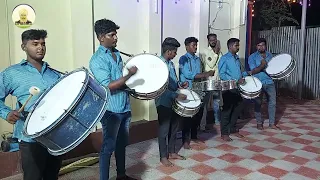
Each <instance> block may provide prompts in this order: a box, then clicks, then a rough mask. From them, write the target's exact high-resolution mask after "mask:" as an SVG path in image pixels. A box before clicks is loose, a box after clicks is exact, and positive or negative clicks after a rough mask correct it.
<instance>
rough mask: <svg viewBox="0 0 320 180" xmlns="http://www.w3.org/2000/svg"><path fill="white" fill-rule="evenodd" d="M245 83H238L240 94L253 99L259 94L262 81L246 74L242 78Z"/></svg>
mask: <svg viewBox="0 0 320 180" xmlns="http://www.w3.org/2000/svg"><path fill="white" fill-rule="evenodd" d="M244 79H245V81H246V83H245V84H243V85H239V90H240V94H241V96H242V97H243V98H245V99H255V98H257V97H259V96H260V93H261V89H262V83H261V81H260V80H259V79H258V78H256V77H253V76H247V77H245V78H244Z"/></svg>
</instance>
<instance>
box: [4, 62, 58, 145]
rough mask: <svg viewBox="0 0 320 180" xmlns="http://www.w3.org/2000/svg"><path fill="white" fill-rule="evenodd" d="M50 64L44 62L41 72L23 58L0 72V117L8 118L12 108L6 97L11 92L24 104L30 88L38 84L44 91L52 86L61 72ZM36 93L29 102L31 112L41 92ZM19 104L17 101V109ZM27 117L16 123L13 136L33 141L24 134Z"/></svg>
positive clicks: (28, 107)
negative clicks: (8, 104) (7, 104)
mask: <svg viewBox="0 0 320 180" xmlns="http://www.w3.org/2000/svg"><path fill="white" fill-rule="evenodd" d="M47 67H48V64H47V63H46V62H44V64H43V66H42V70H41V73H40V72H39V71H38V70H37V69H36V68H35V67H34V66H33V65H32V64H30V63H29V62H28V61H26V60H22V61H21V62H20V63H19V64H15V65H12V66H10V67H8V68H7V69H5V70H4V71H3V72H1V73H0V117H1V118H2V119H7V116H8V114H9V113H10V111H11V108H10V107H8V106H6V105H5V98H6V97H7V96H8V95H9V94H11V95H12V96H15V97H17V101H18V102H19V103H20V104H24V103H25V102H26V100H27V99H28V97H29V89H30V87H31V86H36V87H38V88H39V89H40V90H41V93H43V92H44V91H45V90H46V89H48V88H50V87H51V86H52V85H53V84H54V83H55V82H56V81H57V80H58V79H59V78H60V74H58V73H57V72H55V71H53V70H51V69H49V68H47ZM41 93H39V94H38V95H35V96H33V97H32V98H31V100H30V101H29V102H28V103H27V105H26V107H25V109H24V110H25V111H27V112H29V111H30V110H31V108H32V106H33V105H34V103H35V102H36V101H37V99H38V98H39V96H40V94H41ZM18 108H19V104H18V103H17V109H18ZM25 118H26V117H23V118H21V119H20V120H18V121H17V122H16V124H15V125H14V132H13V137H15V138H17V139H19V141H21V140H22V141H25V142H33V140H32V139H30V138H27V137H25V136H24V135H23V134H22V131H23V128H24V121H25Z"/></svg>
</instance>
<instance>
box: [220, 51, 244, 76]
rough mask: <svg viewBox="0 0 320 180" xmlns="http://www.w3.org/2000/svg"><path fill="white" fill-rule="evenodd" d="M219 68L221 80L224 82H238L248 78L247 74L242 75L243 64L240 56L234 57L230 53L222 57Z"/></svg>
mask: <svg viewBox="0 0 320 180" xmlns="http://www.w3.org/2000/svg"><path fill="white" fill-rule="evenodd" d="M218 67H219V76H220V79H221V80H223V81H226V80H236V81H238V80H239V79H240V78H242V77H244V76H247V72H242V73H241V63H240V59H239V56H238V55H235V56H233V55H232V54H231V53H230V52H228V53H227V54H225V55H223V56H222V57H221V59H220V61H219V64H218Z"/></svg>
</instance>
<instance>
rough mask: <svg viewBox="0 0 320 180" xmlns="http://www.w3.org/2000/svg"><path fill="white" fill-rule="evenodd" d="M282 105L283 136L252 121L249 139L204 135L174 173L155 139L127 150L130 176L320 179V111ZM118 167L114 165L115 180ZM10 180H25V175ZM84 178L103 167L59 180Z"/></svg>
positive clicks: (90, 179) (247, 125)
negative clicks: (161, 161) (161, 159)
mask: <svg viewBox="0 0 320 180" xmlns="http://www.w3.org/2000/svg"><path fill="white" fill-rule="evenodd" d="M278 104H279V105H278V109H277V119H278V120H280V123H279V126H280V127H281V128H282V131H276V130H271V129H266V130H264V131H259V130H257V129H256V124H255V121H254V120H253V119H252V118H251V119H249V120H247V122H244V127H243V128H242V129H241V133H242V134H244V135H246V137H245V138H244V139H237V138H234V141H232V142H229V143H226V142H223V141H221V140H220V135H219V134H218V133H216V132H215V133H202V134H201V135H200V137H201V138H202V139H203V140H205V143H206V144H205V145H203V146H199V145H196V144H193V145H192V147H193V150H184V149H181V150H180V154H182V155H184V156H186V157H187V158H188V159H187V160H184V161H182V160H177V161H174V164H175V166H174V167H172V168H165V167H163V166H161V165H160V164H159V156H158V154H159V153H158V143H157V140H156V139H153V140H149V141H145V142H141V143H138V144H134V145H130V146H129V147H128V149H127V172H128V174H130V175H133V176H135V177H137V178H139V179H145V180H158V179H159V180H164V179H166V180H169V179H178V180H196V179H203V180H204V179H223V180H233V179H235V180H236V179H246V180H250V179H254V180H269V179H283V180H309V179H310V180H311V179H320V156H319V153H320V106H319V105H317V104H314V103H310V102H309V103H297V102H294V101H292V100H289V101H288V100H286V101H278ZM265 114H266V113H265ZM266 124H267V123H266ZM114 164H115V162H114V160H113V162H112V170H111V171H112V172H111V174H112V175H113V176H114V174H115V165H114ZM10 179H21V176H16V177H12V178H10ZM84 179H86V180H98V179H99V168H98V164H97V165H94V166H91V167H89V168H84V169H81V170H78V171H75V172H72V173H69V174H66V175H64V176H62V177H61V178H59V180H84ZM7 180H9V178H7Z"/></svg>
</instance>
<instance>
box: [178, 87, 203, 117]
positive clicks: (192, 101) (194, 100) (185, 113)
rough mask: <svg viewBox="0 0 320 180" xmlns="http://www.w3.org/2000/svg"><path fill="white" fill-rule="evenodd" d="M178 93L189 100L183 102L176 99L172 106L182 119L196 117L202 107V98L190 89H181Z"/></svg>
mask: <svg viewBox="0 0 320 180" xmlns="http://www.w3.org/2000/svg"><path fill="white" fill-rule="evenodd" d="M177 93H179V94H184V95H186V96H187V99H186V100H183V101H180V100H177V99H176V100H175V101H174V103H173V105H172V108H173V110H174V111H175V112H176V113H177V114H179V115H180V116H182V117H193V116H194V115H196V114H197V113H198V112H199V109H200V105H201V99H200V96H199V95H198V94H197V93H195V92H194V91H192V90H189V89H179V90H178V91H177Z"/></svg>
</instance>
